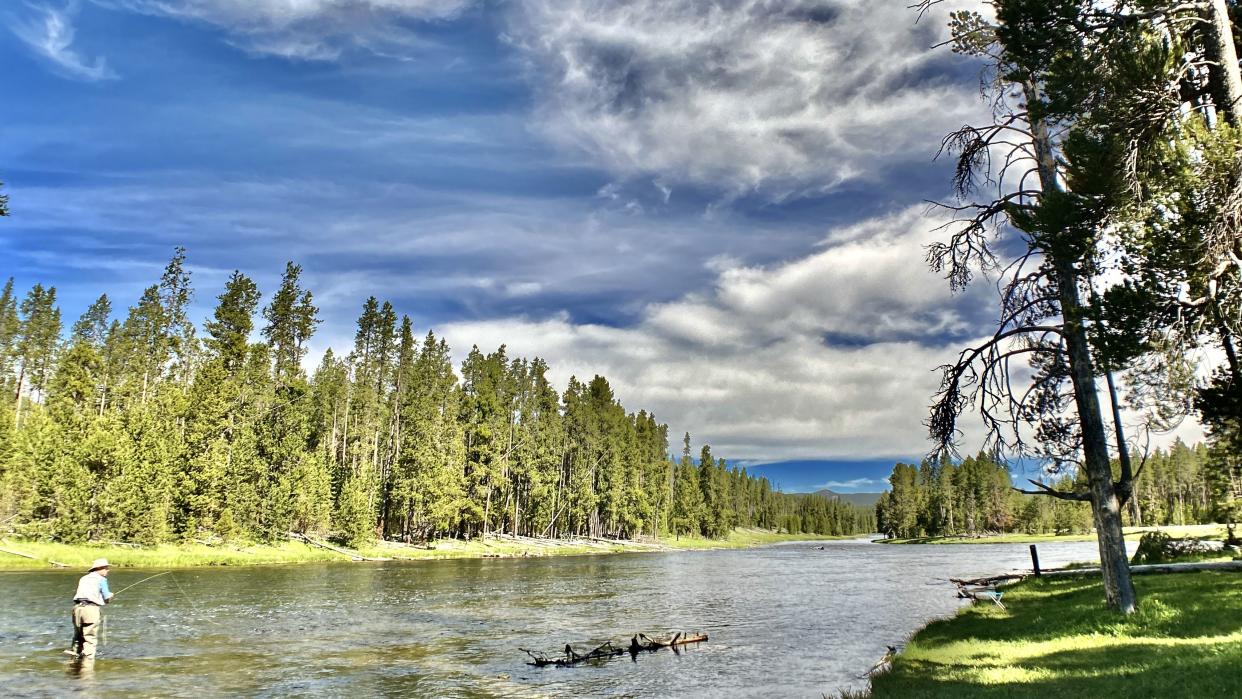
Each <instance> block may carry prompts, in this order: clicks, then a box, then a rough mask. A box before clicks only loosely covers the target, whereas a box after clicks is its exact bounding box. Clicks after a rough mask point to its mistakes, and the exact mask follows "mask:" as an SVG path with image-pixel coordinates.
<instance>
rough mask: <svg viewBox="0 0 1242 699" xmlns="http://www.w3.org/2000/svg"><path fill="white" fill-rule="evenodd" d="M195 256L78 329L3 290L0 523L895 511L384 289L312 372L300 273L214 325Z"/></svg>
mask: <svg viewBox="0 0 1242 699" xmlns="http://www.w3.org/2000/svg"><path fill="white" fill-rule="evenodd" d="M190 277H191V275H190V271H189V268H188V267H187V264H186V255H185V251H184V250H183V249H180V248H178V249H177V250H176V252H175V253H174V255H173V257H172V259H171V260H170V262H169V263H168V265H167V267H166V268H165V270H164V272H163V274H162V276H161V278H160V279H158V280H155V283H154V284H152V285H151V286H149V287H148V288H147V289H146V290H145V291H144V292H143V293H142V295H141V296H140V297H139V298H137V299H136V300H135V301H134V302H133V305H132V306H129V307H128V309H126V310H125V311H124V312H121V313H118V310H117V309H115V308H114V307H113V301H112V299H110V298H109V297H108V296H107V295H103V296H100V297H99V298H98V300H97V301H95V302H94V303H93V304H92V305H91V306H90V307H89V308H88V309H87V310H86V312H85V313H83V314H82V316H81V317H80V318H78V319H77V320H76V321H74V322H73V323H72V324H71V325H69V327H68V328H67V329H66V328H65V322H64V320H63V319H62V317H61V311H60V308H59V306H58V304H57V298H56V289H55V288H54V287H44V286H43V285H41V284H35V285H34V286H32V287H30V288H29V289H28V290H26V291H25V293H24V294H23V293H20V292H19V290H18V289H17V288H15V283H14V280H13V279H9V280H8V282H7V283H6V284H5V285H4V288H3V292H2V293H0V391H2V392H0V395H2V396H7V398H6V399H4V400H3V401H0V406H2V407H0V522H2V523H4V525H5V526H6V528H8V529H10V530H12V531H16V532H18V533H20V534H22V535H25V536H28V537H38V538H45V539H50V540H55V541H63V542H83V541H89V540H98V541H121V542H132V543H138V544H156V543H160V542H169V541H179V540H189V539H202V538H204V537H207V538H217V539H220V540H224V541H275V540H279V539H283V538H285V537H286V536H287V535H288V534H289V533H290V532H297V533H313V534H316V535H332V536H334V537H336V538H337V539H338V540H341V541H345V542H348V543H351V544H355V545H359V544H363V543H366V542H369V541H374V540H375V539H377V538H386V539H392V540H401V541H420V540H428V539H434V538H441V537H461V538H472V537H477V536H480V535H484V534H487V533H491V532H504V533H510V534H514V535H524V536H537V537H567V536H589V537H618V538H635V537H639V536H653V537H657V536H674V537H679V536H682V535H694V536H704V537H710V538H720V537H724V536H726V535H727V534H728V533H729V532H730V531H731V530H732V529H733V528H734V527H759V528H764V529H769V530H784V531H788V532H790V533H816V534H826V535H842V534H853V533H862V532H871V531H874V530H875V519H874V513H873V512H872V511H871V510H870V508H858V507H855V506H853V505H850V504H848V503H842V502H838V501H835V500H831V499H829V498H824V497H820V496H809V495H787V494H783V493H780V492H777V491H776V490H775V489H774V488H773V486H772V484H771V483H769V482H768V481H767V480H766V479H764V478H755V477H752V476H750V475H748V474H747V473H746V470H745V469H739V468H730V467H729V466H728V465H727V464H726V462H725V460H724V459H723V458H719V457H717V456H716V455H714V454H713V453H712V451H711V448H710V447H709V446H706V445H704V446H702V447H701V448H700V450H699V451H698V454H697V458H694V455H693V454H692V448H691V444H690V436H689V435H688V434H687V435H685V436H684V438H683V439H682V444H681V445H680V446H681V455H680V459H674V458H673V457H672V456H670V445H669V435H668V426H667V425H665V424H661V423H659V422H657V420H656V417H655V416H654V415H652V414H650V413H648V412H647V411H645V410H638V411H637V412H628V411H627V409H626V408H625V407H624V406H622V405H621V403H620V402H619V401H618V399H617V397H616V396H615V395H614V393H613V389H612V387H611V386H610V385H609V383H608V381H607V379H605V378H604V377H602V376H594V377H592V378H591V379H590V380H588V381H582V380H578V379H577V378H571V379H570V380H569V382H568V386H566V387H565V389H564V390H563V391H561V390H558V388H557V387H555V386H553V385H552V384H551V382H550V381H549V378H548V373H549V367H548V365H547V363H545V362H544V361H543V360H541V359H539V358H534V359H526V358H522V357H513V356H510V355H509V354H508V352H507V351H506V348H505V347H504V346H501V347H499V348H498V349H496V350H495V351H493V352H490V353H484V352H482V351H480V350H479V348H478V347H474V348H472V349H471V350H470V352H469V353H468V354H466V355H465V358H464V360H462V361H461V363H460V366H456V367H455V366H454V364H453V360H452V358H451V354H450V348H449V346H448V345H447V343H446V342H445V340H444V339H443V338H439V337H437V336H436V335H435V333H434V332H431V331H428V332H427V333H426V334H425V335H422V334H421V333H419V334H416V333H415V329H414V326H413V323H412V322H411V320H410V318H409V317H408V316H400V317H399V316H398V314H397V311H396V310H395V309H394V308H393V306H392V304H391V303H388V302H381V301H379V300H378V299H376V298H375V297H371V298H368V299H366V301H365V302H364V303H363V304H362V310H361V313H360V315H359V317H358V321H357V329H356V333H355V335H354V343H353V346H352V347H348V348H342V349H341V350H340V351H337V350H333V349H329V350H328V351H326V352H325V353H324V354H323V357H322V359H321V360H320V361H319V362H318V364H317V366H314V367H313V368H311V367H309V366H308V365H307V363H306V362H307V360H308V358H307V353H308V342H309V341H310V340H311V338H312V336H313V335H314V334H315V332H316V330H317V329H318V326H319V325H320V318H319V313H318V309H317V308H316V306H315V304H314V297H313V295H312V293H311V292H310V291H309V290H308V289H306V288H305V287H304V282H303V279H302V269H301V267H299V266H298V265H295V264H293V263H290V264H288V265H287V267H286V268H285V271H284V274H283V276H282V279H281V282H280V285H279V287H278V288H277V289H276V290H275V291H274V292H270V293H267V294H265V293H263V292H261V291H260V289H259V288H258V286H257V284H256V283H255V282H254V281H253V280H252V279H250V278H249V277H247V276H246V275H244V274H242V273H241V272H234V273H233V274H232V276H231V277H230V278H229V279H228V281H227V283H226V284H225V286H224V288H223V289H222V290H219V291H218V295H217V296H216V302H215V307H214V311H212V313H211V314H210V317H208V318H207V319H206V320H205V322H203V323H202V324H201V326H200V325H198V324H196V323H195V322H194V321H193V320H192V319H191V317H190V314H191V310H190V309H191V303H192V300H193V297H194V293H195V291H194V289H193V287H192V285H191V279H190Z"/></svg>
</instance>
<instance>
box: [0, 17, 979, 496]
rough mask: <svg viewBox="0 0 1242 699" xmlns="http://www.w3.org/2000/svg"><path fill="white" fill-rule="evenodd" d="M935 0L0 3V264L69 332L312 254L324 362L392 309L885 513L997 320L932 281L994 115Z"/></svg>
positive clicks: (731, 454) (214, 290) (202, 306)
mask: <svg viewBox="0 0 1242 699" xmlns="http://www.w3.org/2000/svg"><path fill="white" fill-rule="evenodd" d="M909 4H910V3H909V0H801V1H799V0H790V1H789V2H770V1H766V0H719V1H717V2H713V3H705V2H697V1H695V0H684V1H683V0H634V1H631V2H607V1H603V0H509V1H508V2H493V1H491V0H78V1H77V2H72V1H71V2H43V1H42V0H28V1H23V2H13V3H4V5H3V7H2V8H0V66H3V68H4V74H5V78H6V88H5V97H4V99H3V100H0V134H2V136H0V179H3V180H4V181H5V182H6V191H7V192H8V193H9V194H10V196H11V205H10V208H11V209H12V214H13V215H12V217H11V218H10V219H8V220H4V221H0V276H2V277H7V276H10V275H11V276H15V277H17V281H18V285H19V286H20V287H22V288H25V287H28V286H29V285H30V284H32V283H34V282H36V281H40V282H43V283H45V284H54V285H56V286H57V287H58V289H59V291H60V294H61V297H62V299H63V304H64V312H65V315H66V317H67V318H69V319H72V318H75V317H76V316H77V315H78V314H79V313H80V312H81V311H82V310H83V309H84V308H85V306H86V305H87V304H88V303H89V302H90V301H91V300H92V299H93V298H94V297H95V296H97V295H98V294H99V293H101V292H107V293H108V294H109V295H110V296H111V297H112V298H113V299H114V302H115V303H116V304H117V305H118V306H122V307H123V306H127V305H130V304H132V303H133V302H134V301H135V300H136V297H137V295H138V293H139V291H140V290H141V289H142V288H143V287H145V286H147V285H149V284H150V283H152V282H153V281H154V280H155V279H156V278H157V277H158V274H159V271H160V269H161V268H162V266H163V264H164V263H165V261H166V260H167V258H168V256H169V254H170V253H171V251H172V248H173V247H174V246H176V245H184V246H186V247H187V248H188V251H189V257H190V262H191V264H192V270H193V275H194V281H195V284H196V287H197V290H198V297H197V304H198V311H199V313H200V314H206V313H207V312H208V311H209V309H210V306H211V304H212V302H213V300H214V297H215V295H216V294H218V293H219V291H220V289H221V287H222V285H223V282H224V279H225V278H226V276H227V275H228V274H229V273H230V272H231V271H232V270H233V269H235V268H240V269H241V270H242V271H243V272H245V273H246V274H248V275H251V276H253V277H254V278H256V279H257V280H258V281H259V282H260V287H261V288H263V289H266V290H269V291H270V290H271V289H272V288H273V287H274V285H275V283H276V281H277V280H278V278H279V273H280V271H281V270H282V269H283V266H284V262H285V261H286V260H294V261H296V262H298V263H300V264H302V265H303V266H304V267H305V269H306V281H307V283H308V285H309V286H310V288H311V289H312V290H313V291H314V292H315V295H316V299H317V301H318V302H319V305H320V306H321V308H322V310H323V316H324V318H325V323H324V325H323V326H322V331H321V333H320V335H319V336H318V337H317V338H316V345H315V349H316V351H317V352H318V351H322V350H323V349H324V348H326V347H328V346H336V347H343V346H345V345H347V344H348V343H349V342H350V341H351V338H352V334H353V329H352V324H353V320H354V318H355V317H356V316H357V313H358V310H359V308H360V306H361V304H362V301H363V300H364V299H365V298H366V297H367V296H368V295H371V294H374V295H376V296H378V297H380V298H382V299H383V298H386V299H390V300H391V301H392V302H393V303H394V305H395V306H396V307H397V309H398V311H399V312H403V313H407V314H409V315H410V316H411V318H412V319H413V320H414V322H415V325H416V327H418V328H420V329H422V330H425V329H427V328H429V327H430V328H434V329H435V330H436V331H437V332H438V333H442V334H444V335H446V336H447V337H448V339H449V342H450V344H451V345H452V346H453V348H454V350H455V351H456V352H457V354H458V356H459V357H460V356H462V355H463V354H464V352H465V351H466V350H468V349H469V347H470V345H472V344H478V345H479V346H480V347H482V348H483V349H485V350H491V349H494V348H495V347H496V346H497V345H499V344H500V343H506V344H507V345H508V346H509V348H510V351H511V352H514V353H517V354H522V355H525V356H535V355H539V356H543V357H545V358H546V359H547V360H548V361H549V362H550V363H551V364H552V366H553V368H554V370H555V371H554V373H555V378H556V379H557V380H558V382H559V383H561V385H562V386H563V385H564V382H565V381H566V380H567V379H568V377H569V376H570V375H571V374H577V375H579V376H587V377H589V376H591V375H593V374H595V373H601V374H604V375H605V376H607V377H608V378H609V379H610V381H612V383H613V384H614V386H615V387H616V390H617V393H618V395H619V397H620V398H621V399H622V401H623V402H624V403H625V405H626V406H627V407H628V408H630V409H631V410H637V409H639V408H647V409H649V410H654V411H655V413H656V415H657V417H658V418H659V419H660V420H661V421H664V422H668V423H669V424H670V427H671V430H672V432H673V433H674V434H681V433H682V432H684V431H689V432H690V433H691V434H692V435H693V437H694V441H695V444H696V448H697V445H698V444H700V443H702V442H703V441H707V442H710V443H711V444H712V446H713V450H714V451H715V452H716V453H717V454H719V455H723V456H725V457H726V458H729V459H731V460H734V461H736V462H739V463H745V464H749V465H751V466H752V468H758V469H759V470H761V471H763V472H764V473H766V474H768V475H769V476H770V477H772V478H773V479H774V480H775V481H776V482H777V483H779V484H780V485H781V486H782V487H784V488H785V489H786V490H804V489H809V488H814V487H820V486H830V487H834V488H838V489H842V490H874V489H878V487H879V486H880V480H881V479H882V478H884V476H885V475H886V474H887V472H888V470H889V469H890V467H891V464H892V461H893V460H894V459H914V458H918V457H919V455H920V454H922V453H923V452H924V451H925V450H926V449H927V442H926V440H925V436H924V435H925V430H924V429H923V427H922V425H921V420H922V419H923V417H924V415H925V413H926V406H927V404H928V402H929V396H930V394H931V393H932V391H933V389H934V387H935V384H936V375H935V373H934V371H933V370H934V367H936V366H937V365H938V364H941V363H943V362H944V361H946V360H947V359H949V358H950V357H951V356H952V354H953V353H954V351H955V348H959V347H960V346H961V345H962V344H963V343H964V342H966V341H968V340H969V339H971V338H973V337H977V336H979V335H980V334H981V333H983V332H986V331H987V328H988V318H989V313H990V308H991V304H990V301H989V297H988V295H987V294H986V290H985V289H984V288H980V289H979V290H978V291H977V292H974V293H971V294H967V295H965V296H961V297H951V296H950V294H949V292H948V288H947V284H946V283H945V282H944V281H943V280H941V279H938V278H937V277H935V276H934V275H932V274H931V273H929V272H928V271H927V270H926V268H925V266H924V264H923V262H922V256H923V249H922V246H923V245H924V244H926V243H927V242H928V241H930V240H932V237H933V235H934V233H932V232H931V231H932V229H933V228H934V227H935V226H936V225H937V223H938V222H939V221H938V220H937V218H936V214H934V213H930V214H929V212H928V210H927V207H926V206H925V204H924V203H923V202H924V200H927V199H942V198H944V196H945V195H946V193H947V190H948V180H949V175H948V172H947V164H946V163H944V162H935V161H933V158H932V156H933V154H934V153H935V151H936V149H937V147H938V145H939V141H940V138H941V137H942V136H943V135H944V134H945V133H946V132H947V131H950V130H952V129H953V128H955V127H957V126H960V125H961V124H962V123H964V122H966V121H970V120H972V119H975V118H976V117H979V116H980V115H981V113H982V110H983V107H984V105H983V104H982V103H981V101H980V99H979V83H978V78H979V76H978V67H977V66H975V65H972V64H970V63H969V62H967V61H964V60H963V59H960V58H959V57H955V56H953V55H952V54H950V53H949V52H947V51H944V50H938V51H932V50H930V48H929V47H931V46H932V45H933V44H935V43H937V41H939V40H940V39H942V38H943V33H944V29H943V25H944V22H943V17H939V16H932V17H930V18H925V19H924V20H923V21H922V22H920V23H917V24H916V23H915V16H914V15H913V13H912V12H911V11H910V10H908V9H907V5H909ZM676 446H678V445H674V447H676ZM762 464H767V465H762Z"/></svg>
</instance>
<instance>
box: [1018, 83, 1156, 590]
mask: <svg viewBox="0 0 1242 699" xmlns="http://www.w3.org/2000/svg"><path fill="white" fill-rule="evenodd" d="M1024 88H1025V92H1026V98H1027V104H1028V105H1036V104H1038V103H1039V102H1040V94H1039V88H1038V86H1036V85H1034V84H1032V83H1027V84H1026V85H1024ZM1028 108H1029V106H1028ZM1030 125H1031V137H1032V143H1033V145H1034V147H1035V155H1036V163H1037V167H1038V170H1039V178H1040V187H1041V189H1042V190H1043V192H1044V193H1045V194H1057V193H1060V191H1061V184H1060V182H1059V180H1058V179H1057V169H1056V161H1055V158H1054V156H1053V151H1052V141H1051V137H1050V136H1049V134H1048V127H1047V124H1046V123H1044V122H1043V121H1042V120H1040V119H1037V118H1031V124H1030ZM1045 253H1046V254H1047V255H1048V257H1049V261H1050V262H1051V264H1052V266H1053V270H1054V272H1055V275H1056V276H1055V281H1056V285H1057V294H1058V296H1059V300H1060V305H1061V317H1062V332H1063V339H1064V341H1065V347H1066V353H1067V354H1068V356H1069V365H1070V378H1071V380H1072V381H1073V385H1074V403H1075V405H1076V407H1077V409H1078V423H1079V428H1080V430H1081V432H1082V449H1083V465H1084V468H1085V469H1086V471H1087V478H1088V480H1089V482H1090V490H1091V511H1092V515H1093V517H1094V519H1095V525H1096V538H1097V540H1098V542H1099V548H1100V569H1101V571H1102V572H1103V577H1104V594H1105V597H1106V599H1107V600H1108V604H1109V606H1111V607H1113V608H1115V609H1117V610H1118V611H1120V612H1121V613H1123V614H1133V613H1134V612H1135V610H1136V607H1137V604H1138V600H1137V597H1136V595H1135V593H1134V584H1133V582H1132V581H1131V580H1130V561H1129V559H1128V557H1127V556H1126V541H1125V536H1124V535H1123V534H1122V531H1121V503H1120V501H1119V500H1118V498H1117V490H1116V488H1115V487H1114V486H1113V473H1112V467H1111V464H1110V463H1109V458H1108V437H1107V435H1106V432H1105V430H1104V419H1103V415H1102V413H1101V411H1100V399H1099V393H1098V389H1097V387H1096V383H1095V367H1094V363H1093V362H1092V359H1091V347H1090V344H1089V342H1088V340H1087V329H1086V327H1085V326H1084V325H1083V322H1082V317H1083V310H1084V309H1083V306H1082V301H1081V298H1080V297H1079V290H1078V286H1079V277H1078V271H1077V269H1076V268H1075V266H1074V262H1075V261H1074V260H1072V259H1066V258H1067V257H1068V256H1067V255H1065V254H1062V255H1061V256H1060V258H1059V259H1058V257H1057V256H1056V254H1055V253H1056V250H1055V249H1054V250H1048V251H1045Z"/></svg>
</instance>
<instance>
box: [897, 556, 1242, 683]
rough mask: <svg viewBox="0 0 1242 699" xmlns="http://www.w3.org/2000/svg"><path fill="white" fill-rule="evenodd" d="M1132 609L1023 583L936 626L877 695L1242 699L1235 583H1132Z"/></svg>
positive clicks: (906, 653) (1163, 579)
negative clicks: (999, 600)
mask: <svg viewBox="0 0 1242 699" xmlns="http://www.w3.org/2000/svg"><path fill="white" fill-rule="evenodd" d="M1135 586H1136V588H1137V589H1138V593H1139V596H1140V598H1141V602H1140V606H1139V611H1138V613H1137V614H1135V615H1133V616H1130V617H1122V616H1120V615H1118V614H1116V613H1114V612H1111V611H1109V610H1108V609H1106V607H1105V605H1104V596H1103V591H1102V588H1101V584H1100V582H1099V581H1098V580H1096V579H1094V578H1092V579H1055V578H1043V579H1039V580H1029V581H1027V582H1025V583H1022V584H1020V585H1017V586H1015V587H1012V588H1010V589H1009V590H1008V591H1007V592H1006V593H1005V598H1004V600H1005V606H1006V609H1003V610H1002V609H1001V608H1000V607H997V606H995V605H992V604H982V603H981V604H976V605H973V606H971V607H968V608H966V609H964V610H963V611H962V612H961V613H959V614H958V616H956V617H955V618H953V619H948V620H944V621H938V622H934V623H932V624H930V625H928V626H927V627H926V628H925V629H923V631H921V632H919V634H918V635H916V636H915V637H914V639H913V640H912V641H911V642H910V644H909V645H907V646H906V648H905V649H904V650H903V651H902V652H901V654H900V655H898V657H897V659H896V660H895V661H894V662H893V666H892V669H891V670H890V671H889V672H888V673H886V674H884V675H881V676H878V677H876V678H875V680H874V682H873V696H875V697H955V698H956V697H1005V698H1006V699H1013V698H1017V697H1044V698H1046V697H1107V696H1125V697H1169V696H1186V697H1190V696H1194V697H1209V696H1237V695H1238V692H1239V691H1242V624H1240V623H1239V619H1242V575H1239V574H1237V573H1228V572H1211V573H1182V574H1175V575H1151V576H1140V577H1136V578H1135Z"/></svg>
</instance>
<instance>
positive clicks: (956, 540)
mask: <svg viewBox="0 0 1242 699" xmlns="http://www.w3.org/2000/svg"><path fill="white" fill-rule="evenodd" d="M1154 531H1161V532H1165V533H1166V534H1170V535H1172V536H1178V537H1197V538H1201V539H1223V538H1225V525H1223V524H1177V525H1168V526H1150V527H1125V528H1123V529H1122V532H1123V534H1124V535H1125V536H1127V537H1129V536H1130V535H1132V534H1133V535H1139V536H1141V535H1142V534H1144V533H1146V532H1154ZM1095 540H1096V535H1095V533H1094V532H1090V533H1085V534H1083V533H1075V534H1021V533H1010V534H992V535H987V536H926V537H917V538H912V539H875V540H874V541H875V543H877V544H891V545H905V544H932V545H938V546H939V545H958V544H964V545H972V544H1044V543H1055V542H1083V541H1095Z"/></svg>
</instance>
